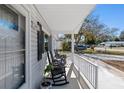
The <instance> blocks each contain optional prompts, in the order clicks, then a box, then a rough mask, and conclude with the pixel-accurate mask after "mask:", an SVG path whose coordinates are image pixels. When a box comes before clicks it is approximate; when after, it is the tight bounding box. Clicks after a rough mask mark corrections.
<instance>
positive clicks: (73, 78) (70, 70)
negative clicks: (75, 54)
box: [52, 56, 89, 89]
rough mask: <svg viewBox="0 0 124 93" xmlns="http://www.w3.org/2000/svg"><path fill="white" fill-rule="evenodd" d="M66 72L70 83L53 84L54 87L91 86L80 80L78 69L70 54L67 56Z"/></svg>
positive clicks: (84, 87) (73, 87)
mask: <svg viewBox="0 0 124 93" xmlns="http://www.w3.org/2000/svg"><path fill="white" fill-rule="evenodd" d="M66 73H67V78H68V81H69V84H66V85H62V86H53V87H52V89H88V88H89V87H88V86H87V84H86V83H85V81H84V80H80V81H79V77H78V71H77V70H76V68H75V66H74V64H73V63H72V61H71V57H70V56H68V57H67V67H66Z"/></svg>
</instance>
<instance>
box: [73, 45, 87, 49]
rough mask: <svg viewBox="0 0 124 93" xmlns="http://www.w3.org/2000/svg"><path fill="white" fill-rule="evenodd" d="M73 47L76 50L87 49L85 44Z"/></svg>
mask: <svg viewBox="0 0 124 93" xmlns="http://www.w3.org/2000/svg"><path fill="white" fill-rule="evenodd" d="M75 49H76V50H85V49H87V46H85V45H77V46H76V45H75Z"/></svg>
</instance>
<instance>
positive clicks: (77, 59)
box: [74, 54, 98, 89]
mask: <svg viewBox="0 0 124 93" xmlns="http://www.w3.org/2000/svg"><path fill="white" fill-rule="evenodd" d="M74 65H75V67H76V68H77V70H78V71H79V73H80V75H81V76H82V77H83V78H84V79H85V81H86V83H87V84H88V85H89V87H90V88H95V89H96V88H97V83H98V82H97V81H98V66H97V65H96V64H93V63H91V62H90V61H89V60H87V59H86V58H83V57H81V56H80V55H78V54H74ZM80 82H81V81H80Z"/></svg>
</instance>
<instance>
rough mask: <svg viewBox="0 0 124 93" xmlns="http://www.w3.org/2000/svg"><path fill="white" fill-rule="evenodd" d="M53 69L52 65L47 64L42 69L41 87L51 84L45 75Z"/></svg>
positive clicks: (47, 86)
mask: <svg viewBox="0 0 124 93" xmlns="http://www.w3.org/2000/svg"><path fill="white" fill-rule="evenodd" d="M52 69H53V65H52V64H49V65H47V66H46V68H45V70H44V79H43V81H42V83H41V87H42V88H49V87H50V86H51V82H50V81H49V80H48V79H46V77H48V75H49V73H50V72H51V70H52Z"/></svg>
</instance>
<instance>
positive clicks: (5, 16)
mask: <svg viewBox="0 0 124 93" xmlns="http://www.w3.org/2000/svg"><path fill="white" fill-rule="evenodd" d="M0 26H1V27H4V28H7V29H12V30H16V31H18V15H17V14H16V13H15V12H14V11H12V10H10V9H9V8H8V7H6V6H5V5H0Z"/></svg>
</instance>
